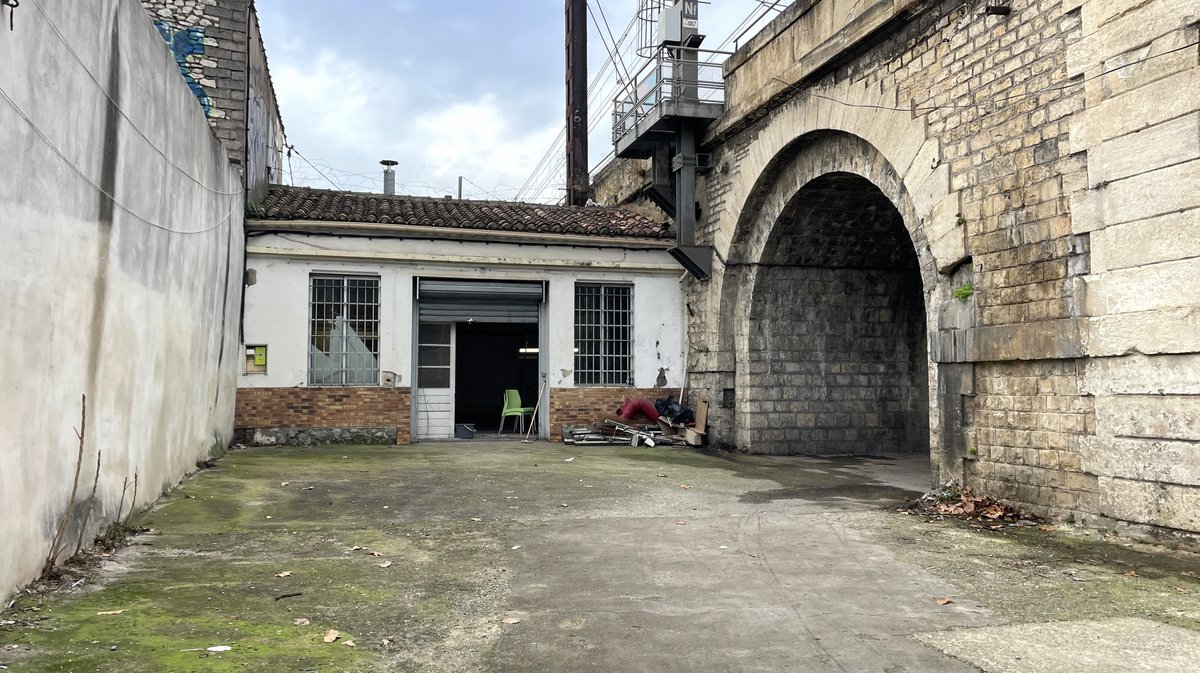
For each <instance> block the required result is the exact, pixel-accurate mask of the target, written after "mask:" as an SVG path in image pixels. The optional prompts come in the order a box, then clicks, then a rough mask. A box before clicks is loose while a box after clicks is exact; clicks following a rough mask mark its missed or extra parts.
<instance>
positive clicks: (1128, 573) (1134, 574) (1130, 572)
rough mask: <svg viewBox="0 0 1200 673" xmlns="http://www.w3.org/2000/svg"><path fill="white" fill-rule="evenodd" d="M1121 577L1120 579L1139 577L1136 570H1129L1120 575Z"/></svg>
mask: <svg viewBox="0 0 1200 673" xmlns="http://www.w3.org/2000/svg"><path fill="white" fill-rule="evenodd" d="M1121 576H1122V577H1141V575H1138V574H1137V571H1136V570H1130V571H1129V572H1127V573H1121Z"/></svg>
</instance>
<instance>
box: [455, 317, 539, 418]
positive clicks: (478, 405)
mask: <svg viewBox="0 0 1200 673" xmlns="http://www.w3.org/2000/svg"><path fill="white" fill-rule="evenodd" d="M456 331H457V344H456V346H455V358H456V362H455V372H456V373H455V381H454V391H455V392H454V422H455V423H471V424H474V426H475V431H476V433H477V434H476V436H477V437H478V436H479V434H478V433H493V434H494V433H495V432H497V431H498V430H499V429H500V412H501V410H502V409H503V406H504V405H503V395H504V391H505V390H507V389H509V388H516V389H517V390H518V391H519V392H520V393H521V403H522V405H524V406H527V407H532V406H534V404H535V403H536V401H537V392H538V327H537V325H536V324H501V323H478V322H460V323H457V330H456ZM514 420H515V419H512V418H510V419H508V421H507V422H506V423H505V428H511V427H512V424H513V421H514ZM528 423H529V418H528V417H526V429H528V427H529V426H528ZM506 433H507V430H506ZM514 434H515V431H514Z"/></svg>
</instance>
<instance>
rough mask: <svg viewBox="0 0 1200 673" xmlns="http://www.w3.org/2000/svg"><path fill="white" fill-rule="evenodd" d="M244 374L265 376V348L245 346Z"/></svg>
mask: <svg viewBox="0 0 1200 673" xmlns="http://www.w3.org/2000/svg"><path fill="white" fill-rule="evenodd" d="M246 373H247V374H266V373H267V347H266V346H251V345H247V346H246Z"/></svg>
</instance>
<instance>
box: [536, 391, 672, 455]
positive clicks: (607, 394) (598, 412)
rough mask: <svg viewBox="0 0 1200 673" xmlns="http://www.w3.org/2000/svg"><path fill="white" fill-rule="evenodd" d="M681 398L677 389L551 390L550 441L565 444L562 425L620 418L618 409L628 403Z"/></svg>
mask: <svg viewBox="0 0 1200 673" xmlns="http://www.w3.org/2000/svg"><path fill="white" fill-rule="evenodd" d="M668 395H670V396H672V397H678V396H679V389H678V388H627V387H623V386H622V387H614V388H591V387H586V388H551V389H550V441H552V442H560V441H562V426H564V425H584V424H587V423H595V422H596V421H603V420H606V419H610V418H616V417H617V409H618V408H620V407H621V405H623V404H625V401H626V400H629V399H631V398H634V397H644V398H646V399H648V400H651V401H654V400H660V399H665V398H666V397H667V396H668Z"/></svg>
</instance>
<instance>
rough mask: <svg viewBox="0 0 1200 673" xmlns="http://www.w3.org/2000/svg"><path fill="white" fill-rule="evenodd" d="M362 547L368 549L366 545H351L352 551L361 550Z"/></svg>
mask: <svg viewBox="0 0 1200 673" xmlns="http://www.w3.org/2000/svg"><path fill="white" fill-rule="evenodd" d="M360 549H366V547H361V546H359V545H354V546H353V547H351V548H350V551H358V550H360Z"/></svg>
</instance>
